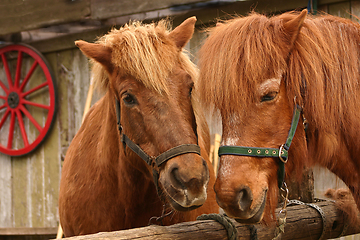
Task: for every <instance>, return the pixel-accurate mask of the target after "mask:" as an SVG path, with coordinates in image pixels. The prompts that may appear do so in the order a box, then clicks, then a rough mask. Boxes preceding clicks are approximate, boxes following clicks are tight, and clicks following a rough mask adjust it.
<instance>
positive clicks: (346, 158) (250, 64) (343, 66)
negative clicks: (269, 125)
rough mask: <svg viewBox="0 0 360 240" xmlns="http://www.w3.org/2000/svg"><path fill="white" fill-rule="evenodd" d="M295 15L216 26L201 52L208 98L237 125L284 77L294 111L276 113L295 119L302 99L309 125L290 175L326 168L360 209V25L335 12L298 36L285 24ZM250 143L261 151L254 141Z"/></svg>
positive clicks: (309, 22) (311, 20)
mask: <svg viewBox="0 0 360 240" xmlns="http://www.w3.org/2000/svg"><path fill="white" fill-rule="evenodd" d="M297 17H299V13H297V12H289V13H285V14H282V15H280V16H273V17H266V16H264V15H261V14H257V13H252V14H250V15H249V16H247V17H239V18H235V19H232V20H229V21H227V22H225V23H224V24H219V25H218V26H216V27H214V28H213V29H211V31H210V36H209V38H208V39H207V40H206V42H205V43H204V45H203V47H202V48H201V50H200V53H199V54H200V59H199V64H200V65H199V66H200V81H199V90H200V92H201V96H202V100H203V101H204V102H205V105H207V106H214V107H215V108H216V109H219V110H220V112H221V114H222V118H223V124H224V119H225V121H227V124H230V125H231V123H230V120H229V119H231V117H232V114H233V113H234V112H236V113H239V115H240V116H244V118H245V117H246V116H248V115H249V114H250V113H249V111H251V110H249V109H247V110H245V109H246V108H245V107H244V106H247V105H249V104H255V103H256V102H257V101H258V99H257V97H258V96H257V95H256V92H255V89H256V88H257V86H259V85H260V84H261V83H263V82H264V81H265V80H266V79H271V78H277V79H281V84H283V85H284V86H285V88H284V89H285V91H286V93H285V96H287V99H288V104H289V106H290V110H289V111H288V112H283V111H284V109H285V108H278V113H277V114H283V115H284V116H286V117H287V118H289V119H291V114H292V109H291V108H293V106H294V97H296V102H297V103H298V104H299V105H300V106H302V107H303V116H304V117H305V118H306V119H307V120H308V122H309V128H308V130H307V133H306V134H307V140H308V142H307V145H305V144H299V143H294V146H292V147H291V148H290V152H289V154H291V158H290V160H289V162H288V163H287V164H286V169H287V173H288V174H291V172H292V170H298V173H301V171H302V170H303V167H304V164H305V165H306V166H311V165H314V164H319V165H321V166H325V167H327V168H329V169H330V170H331V171H333V172H334V173H336V174H337V175H338V176H339V177H340V178H341V179H342V180H343V181H344V182H345V183H347V185H348V186H349V188H350V189H351V191H352V192H353V195H354V198H355V200H356V201H357V205H358V207H360V161H359V160H358V159H359V158H358V155H359V154H360V147H359V144H358V142H359V134H358V129H359V128H360V120H359V119H360V111H359V110H360V98H359V96H360V88H359V83H360V47H359V44H360V25H359V24H358V23H354V22H352V21H350V20H346V19H343V18H339V17H334V16H330V15H323V16H317V17H314V16H307V17H306V19H305V20H304V22H303V23H302V24H299V26H300V27H299V29H300V30H299V32H298V33H296V31H298V30H296V29H295V30H294V31H293V32H290V33H289V32H286V31H287V30H286V29H285V28H284V23H288V22H291V21H293V20H294V19H296V18H297ZM280 91H281V90H280ZM254 114H255V113H254ZM274 114H276V113H274ZM264 121H265V120H264ZM233 126H234V127H235V126H236V125H233ZM258 127H259V126H258ZM274 127H275V128H276V127H278V126H274ZM284 128H285V127H284ZM248 129H249V130H250V128H249V126H248ZM287 129H288V128H287ZM284 131H285V130H284ZM286 131H288V130H286ZM299 131H300V130H299ZM296 138H297V139H295V140H294V141H297V142H299V141H304V139H305V136H300V134H297V135H296ZM246 140H249V139H246ZM249 141H250V140H249ZM249 141H247V142H249ZM269 141H270V140H269ZM250 143H253V144H254V145H255V146H257V145H256V140H253V141H252V142H251V141H250ZM349 173H351V174H349ZM272 184H273V185H272V188H273V189H272V190H273V191H277V190H276V186H275V184H276V182H273V183H272ZM270 194H271V192H270ZM276 195H277V194H276V193H273V194H272V195H271V196H273V197H275V196H276ZM270 198H272V197H270ZM275 203H276V201H274V202H273V204H270V205H272V208H274V207H275V205H276V204H275Z"/></svg>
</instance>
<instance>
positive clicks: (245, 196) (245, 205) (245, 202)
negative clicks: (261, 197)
mask: <svg viewBox="0 0 360 240" xmlns="http://www.w3.org/2000/svg"><path fill="white" fill-rule="evenodd" d="M238 196H239V207H240V210H241V211H247V210H248V209H249V208H250V206H251V203H252V200H253V197H252V193H251V190H250V188H249V187H246V186H245V187H243V188H242V189H241V190H240V192H239V195H238Z"/></svg>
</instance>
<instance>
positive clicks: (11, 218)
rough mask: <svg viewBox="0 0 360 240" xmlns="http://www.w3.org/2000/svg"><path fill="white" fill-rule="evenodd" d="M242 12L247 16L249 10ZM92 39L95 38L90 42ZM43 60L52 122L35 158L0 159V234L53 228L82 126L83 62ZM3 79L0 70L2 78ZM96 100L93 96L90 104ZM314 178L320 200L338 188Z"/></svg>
mask: <svg viewBox="0 0 360 240" xmlns="http://www.w3.org/2000/svg"><path fill="white" fill-rule="evenodd" d="M319 9H322V10H324V11H327V12H329V13H331V14H334V15H340V16H345V17H346V16H347V17H349V12H350V13H352V14H354V15H357V16H360V1H346V2H341V3H333V4H328V5H322V6H319ZM233 11H235V9H233ZM241 11H243V12H244V13H245V12H248V11H249V9H242V10H241ZM202 12H203V13H205V12H206V11H202ZM216 17H218V16H217V15H216V16H215V15H214V16H212V19H214V18H216ZM207 18H209V16H207ZM199 19H200V17H199ZM200 20H201V19H200ZM203 22H204V21H199V28H198V29H197V31H196V33H195V35H194V37H193V39H192V40H191V42H190V44H189V45H188V48H189V50H190V51H191V53H192V55H193V56H192V58H193V60H194V61H195V62H196V61H197V59H196V52H197V49H199V47H200V46H201V44H202V41H203V40H204V38H205V37H206V34H205V33H204V32H203V27H204V25H203V24H202V23H203ZM95 37H96V36H95V35H94V36H93V39H95ZM45 57H46V59H47V60H48V61H49V62H50V64H51V67H52V69H53V71H54V75H55V79H56V85H57V94H58V112H57V115H56V121H55V124H54V125H53V127H52V129H51V132H50V134H49V136H48V137H47V139H46V141H45V142H44V143H43V144H42V145H41V146H40V147H39V148H38V149H37V150H36V151H35V152H34V153H31V154H29V155H27V156H24V157H9V156H6V155H4V154H1V153H0V228H18V227H31V228H40V227H49V228H56V227H57V225H58V190H59V180H60V173H61V164H62V160H63V158H64V156H65V153H66V150H67V148H68V146H69V144H70V142H71V140H72V138H73V137H74V135H75V133H76V131H77V130H78V129H79V127H80V125H81V119H82V115H83V110H84V105H85V101H86V97H87V91H88V87H89V82H90V73H89V65H88V60H87V58H86V57H84V56H83V55H82V53H81V52H80V51H79V50H78V49H76V48H71V49H67V50H63V51H57V52H53V51H52V52H49V53H46V54H45ZM1 74H2V73H1V70H0V76H1ZM96 99H98V97H97V96H95V98H94V100H93V102H94V101H95V100H96ZM209 123H210V127H211V133H212V134H214V133H220V134H221V126H220V121H218V120H217V119H211V118H209ZM316 173H317V174H316V176H315V177H316V179H315V192H316V194H318V196H321V193H322V192H323V191H324V190H325V189H326V188H328V187H336V186H335V185H338V184H337V183H338V182H340V181H338V180H334V179H335V178H334V177H333V176H330V174H329V173H328V172H327V171H324V170H319V172H316ZM329 179H332V180H331V181H330V180H329ZM331 182H333V183H334V184H331ZM347 239H349V238H347ZM350 239H352V237H351V238H350ZM353 239H359V238H353Z"/></svg>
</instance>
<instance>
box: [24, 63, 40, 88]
mask: <svg viewBox="0 0 360 240" xmlns="http://www.w3.org/2000/svg"><path fill="white" fill-rule="evenodd" d="M37 65H38V62H37V61H35V62H34V63H33V64H32V66H31V68H30V70H29V72H28V73H27V74H26V76H25V78H24V80H23V81H22V83H21V86H20V91H23V90H24V87H25V86H26V84H27V82H28V81H29V79H30V77H31V75H32V74H33V72H34V71H35V68H36V67H37Z"/></svg>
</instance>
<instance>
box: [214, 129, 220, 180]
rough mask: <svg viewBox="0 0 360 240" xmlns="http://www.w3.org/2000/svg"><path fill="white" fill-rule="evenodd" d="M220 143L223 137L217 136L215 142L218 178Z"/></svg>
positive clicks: (215, 163)
mask: <svg viewBox="0 0 360 240" xmlns="http://www.w3.org/2000/svg"><path fill="white" fill-rule="evenodd" d="M220 141H221V136H220V135H219V134H217V133H216V134H215V142H214V162H213V165H214V170H215V176H217V173H218V167H219V155H218V153H219V147H220Z"/></svg>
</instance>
